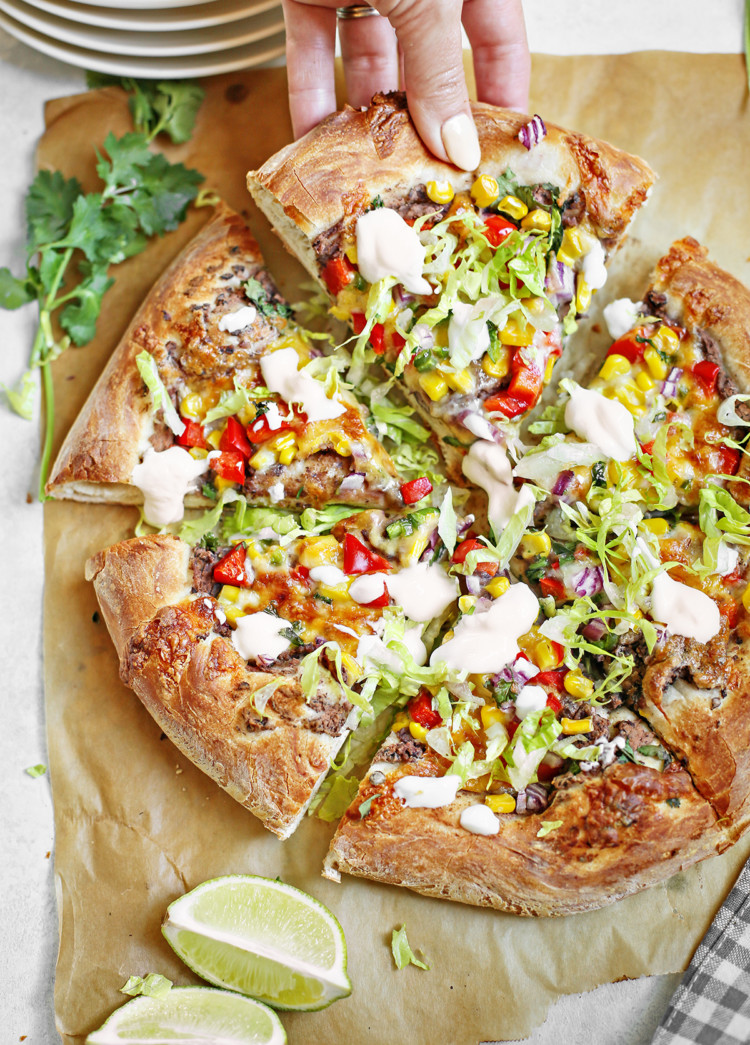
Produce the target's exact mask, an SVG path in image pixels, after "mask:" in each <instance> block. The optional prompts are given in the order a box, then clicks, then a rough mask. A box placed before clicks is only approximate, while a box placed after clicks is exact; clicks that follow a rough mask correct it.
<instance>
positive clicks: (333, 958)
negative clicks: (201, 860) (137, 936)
mask: <svg viewBox="0 0 750 1045" xmlns="http://www.w3.org/2000/svg"><path fill="white" fill-rule="evenodd" d="M162 932H163V933H164V935H165V937H166V938H167V941H168V942H169V943H170V944H171V946H172V947H173V948H174V950H175V951H176V952H177V954H179V956H180V958H182V960H183V961H184V962H185V963H186V964H187V965H189V966H190V968H191V969H192V970H193V971H194V972H196V973H197V974H198V975H199V976H201V977H202V978H203V979H204V980H208V982H209V983H214V984H216V985H217V986H218V987H228V988H230V990H233V991H240V993H241V994H249V995H250V996H251V997H253V998H257V999H258V1000H259V1001H264V1002H266V1003H267V1004H268V1005H273V1006H274V1007H275V1008H277V1009H299V1010H304V1011H309V1010H311V1009H324V1008H325V1007H326V1006H327V1005H330V1004H331V1002H333V1001H336V999H337V998H345V997H346V996H347V995H348V994H351V990H352V986H351V983H350V982H349V977H348V976H347V974H346V942H345V940H344V933H343V932H342V929H341V926H340V925H339V923H338V922H337V921H336V919H335V918H334V916H333V915H332V914H331V912H330V911H329V910H328V908H327V907H324V906H323V904H322V903H319V902H318V901H317V900H314V899H313V897H312V896H308V895H307V893H303V892H302V891H301V890H300V889H295V888H294V886H291V885H285V884H284V883H283V882H277V881H273V880H272V879H269V878H259V877H258V876H256V875H227V876H226V877H225V878H214V879H213V880H212V881H210V882H204V883H203V884H202V885H199V886H197V888H195V889H193V891H192V892H190V893H186V895H185V896H181V897H180V898H179V900H175V901H174V903H171V904H170V905H169V907H168V908H167V916H166V918H165V920H164V924H163V925H162Z"/></svg>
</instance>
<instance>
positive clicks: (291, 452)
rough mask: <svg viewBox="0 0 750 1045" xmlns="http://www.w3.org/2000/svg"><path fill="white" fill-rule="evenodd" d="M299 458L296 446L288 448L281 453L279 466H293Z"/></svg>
mask: <svg viewBox="0 0 750 1045" xmlns="http://www.w3.org/2000/svg"><path fill="white" fill-rule="evenodd" d="M296 456H297V447H296V446H287V447H285V449H283V450H282V451H281V452H280V453H279V464H291V463H292V461H293V460H294V458H295V457H296Z"/></svg>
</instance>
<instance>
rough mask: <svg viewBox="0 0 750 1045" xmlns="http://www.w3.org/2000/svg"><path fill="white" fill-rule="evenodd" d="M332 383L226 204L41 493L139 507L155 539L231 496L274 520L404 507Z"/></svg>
mask: <svg viewBox="0 0 750 1045" xmlns="http://www.w3.org/2000/svg"><path fill="white" fill-rule="evenodd" d="M336 377H337V371H336V370H335V369H332V364H331V362H330V361H328V360H323V358H322V355H321V352H320V350H319V348H317V347H316V341H315V340H313V339H312V338H311V336H310V335H309V334H308V332H306V331H305V330H304V329H302V328H301V327H299V326H298V325H297V324H296V323H295V322H294V320H293V318H292V310H291V308H290V307H289V305H287V304H286V302H285V301H284V300H283V299H282V297H281V296H280V294H279V293H278V291H277V290H276V288H275V286H274V284H273V282H272V281H271V278H270V276H269V274H268V272H267V271H266V269H265V268H264V267H263V262H262V259H261V256H260V252H259V249H258V245H257V244H256V242H255V240H254V239H253V237H252V236H251V234H250V231H249V230H248V228H247V226H246V225H245V222H244V221H243V220H242V218H240V216H239V215H237V214H235V213H234V212H233V211H231V210H230V209H229V208H228V207H227V206H225V205H223V204H221V205H220V206H219V207H218V208H217V211H216V214H215V215H214V217H213V218H212V220H210V221H209V222H208V223H207V225H206V226H205V227H204V228H203V230H202V231H201V232H200V233H199V234H198V235H197V236H196V237H195V238H194V239H193V240H192V241H191V243H189V244H188V246H187V247H186V249H185V250H184V251H183V252H182V253H181V254H180V255H179V257H178V258H177V259H176V260H175V261H174V263H173V264H172V265H171V266H170V267H169V268H168V269H167V271H166V272H165V273H164V275H163V276H162V277H161V279H160V280H159V281H158V283H157V284H156V285H155V286H154V287H153V289H152V290H151V291H150V292H149V294H148V295H147V297H146V300H145V301H144V303H143V305H142V306H141V308H140V309H139V310H138V312H137V313H136V315H135V317H134V319H133V321H132V323H131V324H130V326H129V328H128V330H127V331H126V332H125V334H124V336H123V338H122V340H121V342H120V344H119V345H118V347H117V348H116V349H115V351H114V353H113V355H112V357H111V359H110V361H109V363H108V365H107V367H106V368H105V370H104V372H103V373H102V375H101V377H100V379H99V381H98V382H97V384H96V385H95V387H94V389H93V391H92V393H91V395H90V396H89V399H88V400H87V402H86V404H85V406H84V408H83V410H82V411H81V413H80V415H79V416H78V418H77V420H76V422H75V424H74V425H73V427H72V429H71V431H70V433H69V435H68V437H67V439H66V440H65V442H64V443H63V446H62V448H61V450H60V453H59V455H58V457H57V461H56V463H55V465H54V467H53V469H52V474H51V477H50V480H49V483H48V485H47V493H48V494H50V495H51V496H53V497H66V498H74V499H77V500H93V501H100V500H106V501H114V502H116V503H124V504H133V503H141V502H143V503H144V512H145V518H146V521H147V522H148V523H152V524H154V525H155V526H156V527H162V526H165V525H169V524H170V523H174V522H178V521H179V520H180V519H181V518H182V516H183V505H184V504H188V505H191V506H196V505H204V506H205V505H207V504H208V503H209V501H210V500H216V499H217V498H218V497H220V496H222V495H225V494H226V493H227V491H229V490H231V491H232V492H233V494H234V493H240V492H242V493H244V494H246V495H247V496H248V497H251V498H252V499H253V500H254V501H255V502H258V503H265V504H269V505H271V504H275V505H278V506H281V507H298V506H300V505H301V506H302V507H320V506H322V505H324V504H328V503H330V502H332V501H335V502H339V503H343V504H354V505H372V506H380V507H391V508H399V507H402V506H403V503H404V501H403V499H402V497H401V494H400V492H399V485H400V483H399V478H398V475H397V473H396V469H395V467H394V465H393V462H392V461H391V460H390V458H389V455H388V454H387V453H386V451H385V450H384V448H383V446H382V444H381V443H380V441H379V440H378V439H376V438H374V436H373V434H372V433H371V431H370V430H369V429H368V427H367V424H366V418H365V414H364V412H363V408H362V407H361V406H360V405H359V403H358V402H357V401H356V399H355V398H354V396H353V395H352V394H351V393H350V392H349V391H348V390H345V389H343V388H338V387H337V381H336V380H335V379H336ZM326 381H327V382H328V384H327V385H326Z"/></svg>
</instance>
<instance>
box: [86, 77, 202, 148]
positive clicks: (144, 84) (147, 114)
mask: <svg viewBox="0 0 750 1045" xmlns="http://www.w3.org/2000/svg"><path fill="white" fill-rule="evenodd" d="M86 86H87V87H91V88H96V87H122V88H123V89H124V90H125V91H127V92H128V94H129V95H130V98H129V99H128V106H129V108H130V114H131V116H132V117H133V125H134V127H135V131H136V134H142V135H143V136H144V137H145V138H146V139H147V140H148V141H153V140H154V138H156V136H157V135H158V134H162V133H163V134H167V135H168V136H169V137H170V138H171V139H172V141H173V142H174V143H175V145H182V144H183V143H184V142H186V141H188V140H189V139H190V135H191V134H192V133H193V126H194V124H195V118H196V116H197V115H198V109H200V106H201V102H202V101H203V99H204V97H205V94H206V92H205V91H204V90H203V88H202V87H200V86H199V85H198V84H197V83H193V82H192V81H191V80H158V81H154V80H136V79H134V78H132V77H120V76H108V75H107V74H106V73H95V72H87V73H86Z"/></svg>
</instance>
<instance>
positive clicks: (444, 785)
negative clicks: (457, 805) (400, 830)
mask: <svg viewBox="0 0 750 1045" xmlns="http://www.w3.org/2000/svg"><path fill="white" fill-rule="evenodd" d="M460 782H461V781H460V780H459V778H458V777H457V776H455V775H454V774H451V775H450V776H402V777H400V778H399V779H398V780H397V781H396V783H395V784H394V785H393V793H394V795H395V796H396V798H400V799H401V800H402V801H403V803H404V805H405V806H407V807H408V808H409V809H440V808H441V807H442V806H449V805H450V804H451V802H454V801H455V799H456V794H457V793H458V785H459V784H460Z"/></svg>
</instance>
